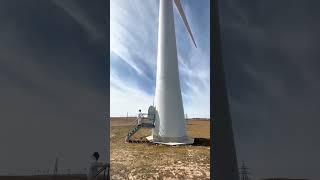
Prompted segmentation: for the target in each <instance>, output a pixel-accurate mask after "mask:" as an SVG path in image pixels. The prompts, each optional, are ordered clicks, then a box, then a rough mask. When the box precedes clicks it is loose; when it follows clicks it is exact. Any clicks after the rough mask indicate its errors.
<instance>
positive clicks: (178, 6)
mask: <svg viewBox="0 0 320 180" xmlns="http://www.w3.org/2000/svg"><path fill="white" fill-rule="evenodd" d="M174 2H175V4H176V7H177V9H178V11H179V14H180V16H181V18H182V20H183V22H184V25H185V26H186V28H187V30H188V32H189V35H190V37H191V39H192V41H193V44H194V46H195V47H197V45H196V42H195V41H194V38H193V35H192V32H191V29H190V26H189V23H188V20H187V17H186V15H185V14H184V11H183V8H182V5H181V2H180V0H174Z"/></svg>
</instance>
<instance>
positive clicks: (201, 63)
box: [110, 0, 210, 118]
mask: <svg viewBox="0 0 320 180" xmlns="http://www.w3.org/2000/svg"><path fill="white" fill-rule="evenodd" d="M181 3H182V5H183V8H184V10H185V14H186V16H187V18H188V21H189V24H190V26H191V29H192V32H193V35H194V37H195V40H196V43H197V45H198V48H195V47H194V46H193V44H192V41H191V39H190V37H189V35H188V33H187V31H186V29H185V26H184V24H183V21H182V19H181V17H180V15H179V14H178V11H177V9H176V7H174V15H175V27H176V36H177V48H178V60H179V73H180V84H181V91H182V97H183V104H184V110H185V113H186V114H187V115H188V117H206V118H208V117H209V116H210V4H209V0H201V1H191V0H182V1H181ZM110 11H111V12H110V56H111V60H110V61H111V63H110V109H111V112H110V113H111V116H125V115H126V113H127V112H128V113H129V115H135V114H136V113H137V112H138V109H142V110H143V111H146V110H147V108H148V106H149V105H152V103H153V99H154V92H155V76H156V61H157V59H156V57H157V40H158V19H159V18H158V14H159V2H158V1H154V0H143V1H141V0H133V1H127V0H111V2H110Z"/></svg>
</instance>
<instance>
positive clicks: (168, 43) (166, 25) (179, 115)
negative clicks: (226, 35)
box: [147, 0, 197, 144]
mask: <svg viewBox="0 0 320 180" xmlns="http://www.w3.org/2000/svg"><path fill="white" fill-rule="evenodd" d="M159 1H160V7H159V30H158V56H157V77H156V92H155V109H156V111H155V123H154V125H155V127H154V128H153V129H152V135H151V136H149V137H147V139H148V140H149V141H152V142H155V143H164V144H167V143H168V144H192V143H193V141H194V140H193V139H191V138H189V137H188V136H187V133H186V120H185V118H184V110H183V103H182V96H181V88H180V81H179V69H178V58H177V47H176V35H175V26H174V14H173V1H174V3H175V5H176V7H177V10H178V12H179V14H180V16H181V17H182V20H183V22H184V24H185V26H186V29H187V31H188V33H189V35H190V37H191V40H192V42H193V44H194V45H195V47H197V45H196V43H195V40H194V38H193V35H192V32H191V29H190V26H189V24H188V21H187V18H186V15H185V14H184V11H183V8H182V5H181V2H180V0H159Z"/></svg>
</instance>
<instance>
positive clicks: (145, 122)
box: [125, 106, 155, 142]
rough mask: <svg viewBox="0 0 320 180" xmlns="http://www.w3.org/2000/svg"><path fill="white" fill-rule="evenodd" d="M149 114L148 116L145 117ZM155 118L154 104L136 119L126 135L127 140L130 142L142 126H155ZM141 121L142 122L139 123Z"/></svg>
mask: <svg viewBox="0 0 320 180" xmlns="http://www.w3.org/2000/svg"><path fill="white" fill-rule="evenodd" d="M145 115H147V117H144V116H145ZM154 119H155V109H154V107H153V106H150V107H149V110H148V113H147V114H145V113H144V114H142V116H140V117H138V118H137V119H136V120H135V125H134V126H132V127H131V128H130V130H129V132H128V134H127V136H126V140H125V141H126V142H130V140H131V137H132V136H133V135H134V134H135V133H137V132H138V131H139V130H140V129H141V128H154V127H155V126H154ZM138 122H140V123H138Z"/></svg>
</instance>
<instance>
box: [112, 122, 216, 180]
mask: <svg viewBox="0 0 320 180" xmlns="http://www.w3.org/2000/svg"><path fill="white" fill-rule="evenodd" d="M133 120H134V118H129V119H128V120H126V118H112V119H111V124H110V125H111V126H110V127H111V131H110V132H111V134H110V139H111V149H110V153H111V156H110V160H111V169H110V174H111V179H210V144H209V137H210V121H208V120H203V119H197V120H189V121H188V123H187V124H188V125H187V130H188V135H189V136H191V137H193V138H196V139H195V141H196V142H197V143H196V144H197V145H182V146H167V145H156V144H151V143H125V136H126V134H127V132H128V130H129V128H130V123H131V122H132V121H133ZM150 134H151V130H150V129H140V130H139V131H138V132H137V133H136V134H135V135H134V136H133V139H134V140H138V141H141V140H143V141H146V139H145V137H146V136H149V135H150Z"/></svg>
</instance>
